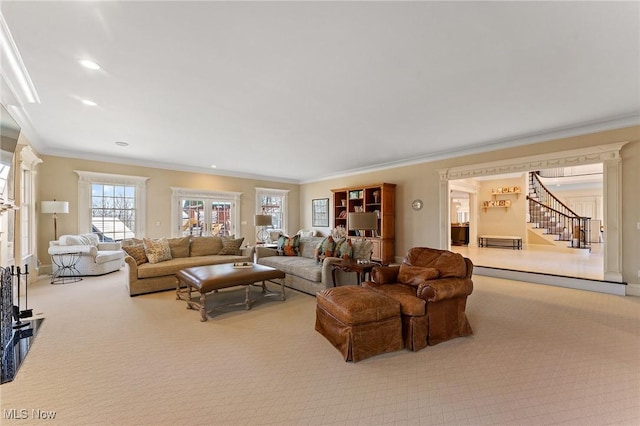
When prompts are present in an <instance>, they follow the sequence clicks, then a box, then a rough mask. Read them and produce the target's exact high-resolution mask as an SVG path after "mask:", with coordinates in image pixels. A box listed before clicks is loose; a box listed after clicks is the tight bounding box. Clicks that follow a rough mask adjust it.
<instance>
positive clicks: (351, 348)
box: [315, 286, 404, 362]
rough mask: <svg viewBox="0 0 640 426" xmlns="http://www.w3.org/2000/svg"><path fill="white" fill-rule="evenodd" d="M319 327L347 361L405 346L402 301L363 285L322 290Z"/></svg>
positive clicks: (317, 310)
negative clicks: (401, 316) (401, 312)
mask: <svg viewBox="0 0 640 426" xmlns="http://www.w3.org/2000/svg"><path fill="white" fill-rule="evenodd" d="M315 328H316V331H318V332H319V333H320V334H322V335H323V336H324V337H325V338H326V339H327V340H328V341H329V342H331V344H332V345H333V346H335V347H336V349H338V351H339V352H340V353H341V354H342V355H343V356H344V359H345V361H353V362H357V361H360V360H363V359H365V358H369V357H372V356H374V355H378V354H382V353H386V352H392V351H397V350H400V349H402V348H403V347H404V343H403V340H402V321H401V319H400V304H399V303H398V302H396V301H395V300H393V299H392V298H390V297H387V296H385V295H383V294H379V293H377V292H375V291H372V290H369V289H366V288H363V287H359V286H343V287H336V288H328V289H326V290H323V291H321V292H319V293H318V294H317V295H316V327H315Z"/></svg>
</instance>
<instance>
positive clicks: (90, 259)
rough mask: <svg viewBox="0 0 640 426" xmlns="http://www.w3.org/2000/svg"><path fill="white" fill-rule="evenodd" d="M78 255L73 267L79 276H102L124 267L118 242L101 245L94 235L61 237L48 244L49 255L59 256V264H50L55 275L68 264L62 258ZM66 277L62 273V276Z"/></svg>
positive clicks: (54, 262)
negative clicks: (63, 265) (61, 267)
mask: <svg viewBox="0 0 640 426" xmlns="http://www.w3.org/2000/svg"><path fill="white" fill-rule="evenodd" d="M78 254H79V257H80V258H79V260H78V262H77V263H76V264H75V265H74V267H75V269H77V271H78V272H79V274H80V276H89V275H104V274H108V273H109V272H113V271H117V270H119V269H120V268H122V267H123V266H124V256H125V254H124V251H122V246H121V244H120V242H112V243H106V242H105V243H101V242H100V241H99V240H98V236H97V235H96V234H80V235H63V236H61V237H60V238H59V239H58V240H57V241H50V242H49V255H50V256H51V257H52V259H53V258H54V256H60V260H62V261H59V262H56V261H53V260H52V264H51V268H52V271H51V272H52V273H53V274H56V272H57V270H58V269H59V268H60V266H59V265H61V264H68V262H65V261H64V260H65V259H64V258H65V256H66V257H71V256H73V255H76V256H77V255H78ZM64 275H66V274H65V271H62V276H64Z"/></svg>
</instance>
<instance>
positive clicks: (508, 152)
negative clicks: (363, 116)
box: [300, 126, 640, 284]
mask: <svg viewBox="0 0 640 426" xmlns="http://www.w3.org/2000/svg"><path fill="white" fill-rule="evenodd" d="M623 141H629V143H628V144H626V145H625V146H624V147H623V148H622V150H621V157H622V180H623V184H622V192H623V205H622V217H623V223H622V228H623V235H622V238H623V250H622V252H623V256H622V263H623V268H622V270H623V279H624V281H626V282H629V283H636V284H637V283H639V282H640V279H639V278H638V276H637V273H638V270H640V243H639V241H640V231H638V230H637V229H636V223H637V222H640V197H638V188H640V175H639V174H638V170H639V169H640V126H633V127H628V128H623V129H617V130H612V131H607V132H599V133H594V134H590V135H584V136H579V137H571V138H565V139H558V140H552V141H547V142H541V143H537V144H531V145H526V146H522V147H515V148H508V149H502V150H497V151H492V152H486V153H482V154H475V155H467V156H462V157H457V158H451V159H446V160H439V161H432V162H426V163H422V164H416V165H410V166H404V167H396V168H389V169H386V170H380V171H374V172H368V173H362V174H358V175H354V176H349V177H341V178H335V179H328V180H324V181H321V182H313V183H306V184H303V185H302V186H301V188H300V201H301V203H302V204H301V208H300V225H301V227H303V228H307V227H308V228H310V227H311V200H312V199H313V198H324V197H330V196H331V189H332V188H340V187H344V186H352V185H360V184H363V185H364V184H372V183H380V182H389V183H395V184H396V185H397V188H396V191H397V192H396V257H402V256H403V255H404V253H406V251H407V250H408V249H409V248H411V247H415V246H423V245H424V246H430V247H438V245H439V229H438V221H439V205H438V196H439V173H438V171H439V170H440V169H447V168H451V167H458V166H468V165H473V164H479V163H485V162H492V161H500V160H508V159H510V158H521V157H526V156H530V155H539V154H546V153H553V152H557V151H564V150H571V149H579V148H584V147H592V146H596V145H603V144H609V143H614V142H623ZM425 143H429V141H425ZM416 198H420V199H422V200H423V201H424V202H425V203H424V204H425V206H424V208H423V209H422V210H420V211H414V210H412V209H411V201H412V200H414V199H416ZM479 214H482V211H480V212H479ZM331 220H333V218H331Z"/></svg>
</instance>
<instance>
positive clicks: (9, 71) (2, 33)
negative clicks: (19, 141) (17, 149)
mask: <svg viewBox="0 0 640 426" xmlns="http://www.w3.org/2000/svg"><path fill="white" fill-rule="evenodd" d="M0 77H1V78H2V89H3V90H2V93H3V94H2V102H3V103H5V104H6V105H17V106H20V107H22V106H24V105H25V104H27V103H40V98H39V97H38V92H37V91H36V88H35V86H34V85H33V82H32V81H31V77H30V76H29V72H28V71H27V67H25V65H24V62H23V61H22V56H20V52H19V51H18V47H17V46H16V43H15V41H14V40H13V36H12V35H11V31H9V27H8V26H7V23H6V21H5V20H4V17H3V16H2V14H1V13H0ZM5 97H6V99H5Z"/></svg>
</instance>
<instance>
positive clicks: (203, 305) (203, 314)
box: [200, 293, 207, 322]
mask: <svg viewBox="0 0 640 426" xmlns="http://www.w3.org/2000/svg"><path fill="white" fill-rule="evenodd" d="M206 320H207V295H206V294H205V293H200V321H201V322H205V321H206Z"/></svg>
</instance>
